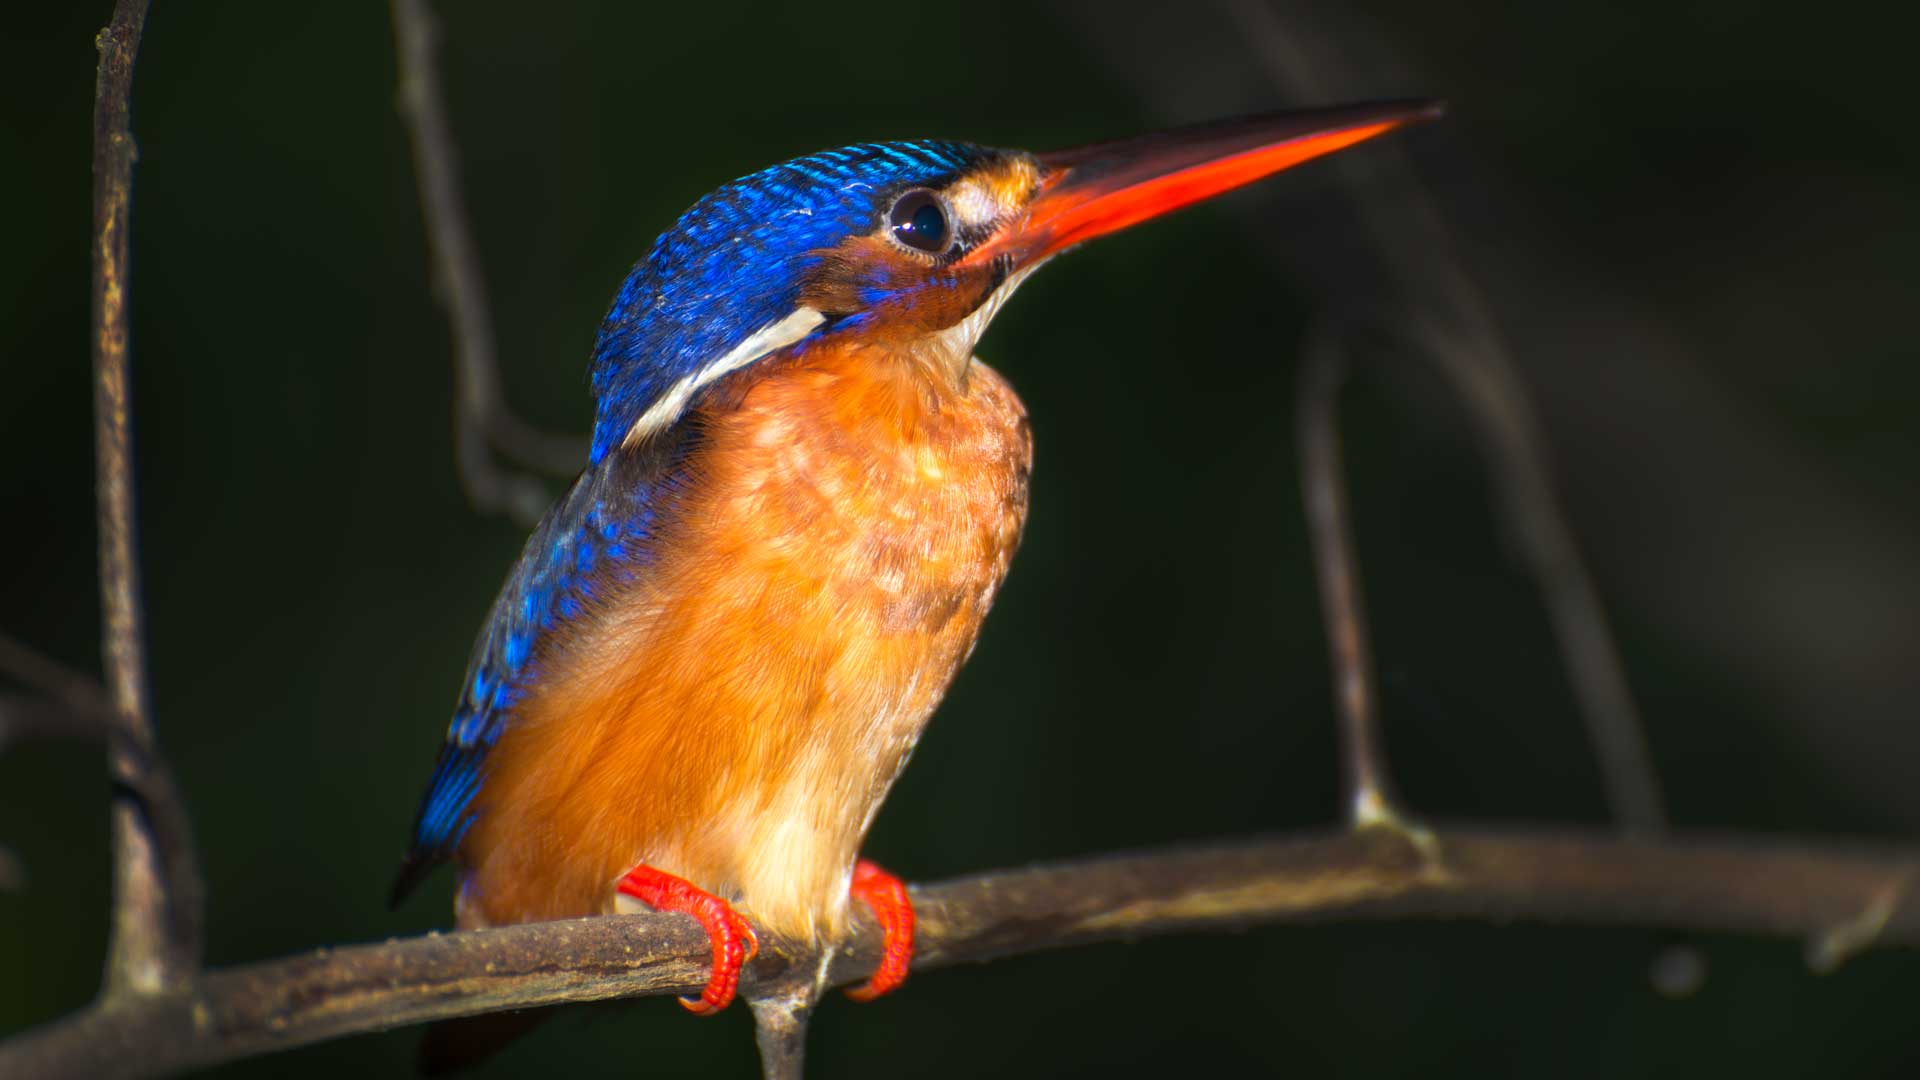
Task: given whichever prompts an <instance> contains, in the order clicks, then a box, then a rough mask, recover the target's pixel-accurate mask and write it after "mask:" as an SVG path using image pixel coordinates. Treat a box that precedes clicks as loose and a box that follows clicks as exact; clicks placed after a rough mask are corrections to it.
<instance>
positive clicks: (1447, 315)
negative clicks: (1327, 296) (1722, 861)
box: [1228, 0, 1666, 835]
mask: <svg viewBox="0 0 1920 1080" xmlns="http://www.w3.org/2000/svg"><path fill="white" fill-rule="evenodd" d="M1280 6H1284V7H1285V8H1286V15H1285V17H1284V18H1283V17H1282V16H1281V15H1279V14H1276V12H1275V10H1274V8H1275V4H1273V3H1269V2H1264V0H1236V2H1235V3H1233V4H1231V5H1229V7H1228V12H1229V14H1230V15H1231V16H1232V17H1233V20H1234V22H1235V24H1236V27H1237V29H1238V30H1239V31H1240V32H1241V35H1242V37H1243V38H1244V40H1246V41H1247V42H1248V44H1249V45H1250V47H1251V48H1252V49H1253V52H1254V55H1255V56H1256V58H1257V59H1258V60H1259V61H1260V62H1261V63H1262V64H1263V65H1264V66H1265V67H1266V69H1267V72H1268V74H1269V75H1270V77H1271V78H1272V79H1273V80H1274V82H1276V83H1278V84H1280V85H1282V86H1284V87H1286V88H1287V89H1288V90H1289V91H1291V92H1292V93H1293V94H1295V95H1296V96H1298V97H1300V98H1302V99H1306V100H1332V99H1337V98H1339V97H1341V96H1343V92H1344V91H1346V90H1347V89H1348V88H1347V87H1345V86H1344V85H1343V84H1342V80H1341V79H1340V78H1339V76H1338V75H1337V74H1336V71H1337V67H1336V65H1339V64H1340V63H1341V62H1342V61H1343V59H1344V58H1343V57H1342V54H1341V50H1340V49H1339V48H1338V46H1337V42H1335V41H1333V40H1331V38H1330V35H1327V34H1325V33H1316V32H1315V25H1314V23H1315V19H1316V18H1319V19H1325V18H1328V17H1330V16H1328V15H1327V13H1326V11H1325V10H1324V8H1316V9H1315V10H1314V12H1312V13H1308V12H1306V11H1304V10H1302V7H1301V5H1298V4H1288V3H1286V0H1280ZM1404 160H1405V152H1404V151H1403V150H1401V149H1400V148H1399V147H1396V146H1393V145H1391V144H1390V143H1383V145H1380V146H1378V147H1375V148H1373V149H1372V150H1370V151H1369V153H1368V155H1367V162H1366V167H1367V168H1368V169H1369V170H1371V171H1373V172H1374V173H1375V174H1376V176H1377V174H1379V173H1380V172H1383V171H1386V170H1388V169H1393V168H1394V166H1393V164H1392V163H1395V162H1404ZM1328 167H1329V168H1331V169H1335V170H1338V171H1340V172H1341V173H1343V174H1344V175H1345V176H1346V177H1347V178H1348V179H1349V180H1352V179H1354V178H1355V177H1356V176H1357V175H1358V174H1357V170H1358V169H1359V168H1360V166H1359V165H1358V164H1356V163H1355V161H1354V160H1353V159H1352V158H1343V157H1335V158H1334V159H1332V160H1331V161H1329V162H1328ZM1394 171H1395V172H1396V173H1397V175H1396V176H1395V179H1394V182H1393V183H1392V184H1391V185H1384V184H1381V183H1379V182H1378V181H1377V179H1376V181H1375V182H1374V183H1370V184H1359V183H1350V184H1349V185H1348V188H1349V190H1352V191H1354V192H1356V195H1355V205H1356V208H1357V209H1358V211H1359V214H1360V218H1361V220H1362V222H1363V223H1364V224H1365V226H1366V228H1367V230H1368V232H1369V234H1370V236H1371V239H1372V248H1373V250H1374V251H1376V252H1377V253H1378V254H1379V256H1380V258H1381V259H1382V261H1383V263H1384V264H1385V265H1386V266H1387V268H1388V269H1389V270H1390V271H1391V272H1392V273H1393V275H1394V276H1395V277H1396V278H1397V279H1398V284H1399V285H1400V286H1401V287H1402V290H1403V293H1404V295H1405V296H1407V297H1409V298H1410V300H1409V301H1408V303H1409V305H1410V306H1411V308H1412V310H1413V312H1414V313H1415V314H1413V315H1412V317H1410V318H1409V319H1407V320H1406V321H1407V322H1408V323H1410V324H1412V325H1413V326H1415V327H1417V328H1418V329H1420V330H1421V331H1422V333H1421V334H1419V336H1418V338H1417V339H1415V340H1413V341H1412V342H1411V343H1412V344H1413V345H1414V346H1416V348H1417V349H1418V351H1419V352H1421V353H1423V354H1424V355H1426V356H1427V357H1428V358H1429V359H1431V360H1433V361H1434V363H1435V364H1436V366H1437V367H1438V368H1439V369H1440V372H1441V373H1442V374H1443V375H1444V376H1446V378H1447V380H1448V381H1449V382H1450V383H1452V385H1453V387H1454V389H1455V391H1456V392H1457V393H1458V394H1459V395H1460V396H1461V398H1462V399H1463V400H1464V402H1465V403H1466V405H1467V406H1468V415H1469V417H1471V419H1472V420H1473V422H1474V425H1475V430H1476V435H1477V436H1478V439H1479V442H1480V445H1481V448H1482V450H1483V452H1484V454H1485V455H1486V458H1487V462H1488V468H1489V470H1490V471H1491V472H1492V474H1493V479H1494V482H1495V485H1496V488H1497V490H1498V492H1499V498H1500V506H1501V509H1502V511H1503V513H1502V517H1503V519H1504V521H1505V523H1506V525H1507V528H1508V531H1509V534H1510V535H1511V536H1513V537H1514V538H1515V541H1516V547H1517V548H1518V550H1519V552H1520V554H1521V557H1522V558H1523V559H1524V560H1525V561H1526V564H1527V568H1528V570H1529V571H1530V572H1531V573H1532V575H1533V577H1534V580H1535V581H1536V582H1538V584H1539V587H1540V590H1541V592H1542V594H1543V595H1544V597H1545V599H1546V603H1547V608H1548V612H1549V617H1550V619H1551V622H1552V624H1553V631H1554V638H1555V640H1556V641H1557V642H1558V644H1559V646H1560V652H1561V656H1562V658H1563V660H1564V662H1565V664H1566V666H1567V669H1568V672H1569V674H1570V677H1571V679H1572V681H1573V686H1574V691H1575V695H1576V697H1577V699H1578V701H1579V705H1580V710H1581V713H1582V715H1583V716H1584V717H1585V719H1586V723H1587V731H1588V736H1589V738H1590V739H1591V741H1592V743H1593V747H1594V753H1595V755H1596V757H1597V758H1598V760H1599V763H1600V771H1601V776H1602V778H1603V780H1604V782H1605V784H1606V788H1607V803H1608V806H1609V807H1610V808H1611V810H1612V812H1613V815H1614V818H1615V819H1616V820H1617V821H1618V822H1619V823H1620V825H1621V827H1622V828H1623V829H1625V830H1627V831H1628V832H1631V833H1636V834H1648V835H1650V834H1655V833H1658V832H1660V831H1661V830H1663V829H1664V828H1665V827H1666V809H1665V806H1664V800H1663V799H1662V798H1661V795H1660V784H1659V780H1658V778H1657V777H1656V775H1655V773H1654V769H1653V762H1652V758H1651V757H1650V755H1649V754H1648V752H1647V744H1646V736H1645V733H1644V730H1645V726H1644V723H1643V722H1642V720H1641V717H1640V713H1639V710H1638V708H1637V707H1636V706H1635V704H1634V701H1633V694H1632V691H1631V690H1630V689H1629V688H1628V683H1627V677H1626V670H1625V667H1624V665H1623V664H1622V663H1621V662H1620V656H1619V653H1618V651H1617V650H1616V649H1615V647H1614V644H1613V637H1612V633H1611V631H1610V630H1609V629H1608V626H1607V617H1606V612H1605V609H1604V608H1603V607H1602V605H1601V603H1600V598H1599V594H1598V592H1597V590H1595V588H1594V586H1593V578H1592V575H1591V573H1590V572H1589V571H1588V570H1587V566H1586V561H1585V560H1584V559H1583V558H1582V556H1581V554H1580V549H1579V546H1578V544H1576V543H1575V542H1574V539H1573V533H1572V530H1571V529H1570V528H1569V527H1568V525H1567V522H1566V514H1565V512H1564V511H1563V510H1562V509H1561V506H1560V500H1559V497H1558V494H1557V492H1556V490H1555V487H1554V484H1553V479H1552V475H1551V470H1550V468H1549V466H1548V464H1547V456H1546V452H1545V449H1544V446H1545V443H1544V440H1542V439H1541V437H1540V434H1539V422H1538V420H1537V419H1536V418H1535V415H1534V410H1533V406H1532V403H1531V402H1530V401H1529V399H1528V397H1527V393H1526V390H1525V388H1524V384H1523V383H1522V380H1521V378H1520V376H1519V373H1518V368H1517V365H1516V364H1515V363H1514V360H1513V357H1512V355H1511V353H1510V351H1509V350H1508V348H1507V345H1506V340H1505V338H1504V336H1503V335H1502V334H1501V332H1500V328H1499V322H1498V320H1497V319H1495V318H1494V316H1493V313H1492V311H1491V310H1490V309H1489V307H1488V304H1487V301H1486V297H1485V295H1484V294H1483V293H1482V291H1481V289H1480V287H1479V285H1478V283H1477V282H1476V281H1475V280H1474V277H1473V275H1472V274H1471V273H1470V272H1469V270H1468V269H1467V267H1466V264H1465V261H1464V260H1463V259H1462V257H1461V256H1460V254H1459V251H1458V246H1457V245H1456V244H1455V243H1454V241H1453V237H1452V234H1451V231H1450V230H1449V229H1448V227H1447V224H1446V221H1445V218H1444V217H1443V216H1442V215H1441V213H1440V212H1439V210H1438V209H1436V208H1435V206H1434V205H1433V202H1432V200H1431V198H1430V197H1429V196H1428V195H1427V194H1426V192H1425V190H1424V188H1423V186H1422V184H1421V183H1420V181H1419V179H1418V177H1417V175H1416V174H1415V172H1414V170H1413V169H1411V168H1408V167H1405V166H1404V165H1402V166H1400V167H1398V168H1397V169H1394ZM1388 187H1390V189H1391V192H1392V195H1391V198H1390V199H1389V198H1387V197H1385V196H1383V195H1368V194H1366V192H1368V191H1369V190H1386V189H1387V188H1388Z"/></svg>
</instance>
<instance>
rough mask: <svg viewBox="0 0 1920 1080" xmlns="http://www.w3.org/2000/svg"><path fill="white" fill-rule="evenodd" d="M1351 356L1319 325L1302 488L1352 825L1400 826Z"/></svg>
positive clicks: (1303, 437)
mask: <svg viewBox="0 0 1920 1080" xmlns="http://www.w3.org/2000/svg"><path fill="white" fill-rule="evenodd" d="M1346 380H1347V362H1346V354H1345V353H1344V351H1343V350H1342V347H1341V344H1340V341H1339V339H1338V338H1337V337H1336V336H1335V334H1334V333H1333V331H1332V330H1331V329H1330V328H1328V327H1326V326H1319V327H1316V328H1315V329H1314V331H1313V333H1312V336H1311V337H1310V338H1309V340H1308V343H1307V347H1306V350H1305V354H1304V355H1303V356H1302V358H1301V363H1300V392H1299V403H1298V416H1297V419H1296V424H1295V426H1296V428H1297V434H1298V437H1299V439H1300V474H1301V475H1300V489H1301V494H1302V497H1303V499H1304V500H1305V503H1306V511H1307V533H1308V537H1309V539H1310V540H1311V543H1312V547H1313V562H1314V578H1315V579H1316V580H1317V581H1318V582H1319V585H1320V607H1321V611H1322V612H1323V613H1324V615H1325V617H1326V622H1327V651H1328V654H1329V658H1330V660H1331V662H1332V664H1333V689H1334V700H1335V704H1336V705H1337V707H1338V708H1339V711H1340V737H1341V757H1342V764H1343V766H1344V771H1345V774H1346V777H1345V779H1346V796H1347V820H1348V821H1349V822H1350V823H1351V824H1353V825H1356V826H1361V827H1365V826H1371V825H1378V824H1387V823H1398V822H1399V821H1400V820H1401V813H1400V809H1399V805H1398V799H1397V798H1396V796H1395V795H1394V793H1393V783H1392V779H1391V773H1390V771H1389V769H1388V768H1387V761H1386V750H1385V745H1384V743H1383V742H1382V741H1381V738H1380V719H1379V710H1378V708H1377V706H1376V702H1377V695H1376V693H1375V690H1374V678H1373V651H1372V648H1371V646H1369V644H1368V640H1369V639H1368V634H1367V613H1366V600H1365V598H1364V596H1363V595H1362V592H1361V588H1360V559H1359V554H1358V553H1357V552H1356V551H1355V550H1354V543H1353V522H1352V515H1351V514H1350V513H1349V512H1348V510H1347V491H1346V480H1345V475H1344V471H1343V469H1342V467H1341V463H1340V425H1339V400H1340V387H1341V386H1342V385H1343V384H1345V382H1346Z"/></svg>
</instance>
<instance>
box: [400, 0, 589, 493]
mask: <svg viewBox="0 0 1920 1080" xmlns="http://www.w3.org/2000/svg"><path fill="white" fill-rule="evenodd" d="M393 33H394V41H395V44H396V46H397V53H398V62H399V81H400V113H401V116H402V117H403V118H404V119H405V120H406V127H407V134H408V136H409V138H410V140H411V143H412V146H413V164H414V170H415V172H416V173H417V174H418V176H419V184H420V209H421V212H422V213H423V214H424V215H425V216H426V226H427V246H428V248H429V254H430V256H431V258H432V260H433V268H434V291H435V293H436V294H437V295H438V296H439V298H440V302H441V304H442V305H444V306H445V307H446V309H447V319H448V321H449V322H450V323H451V326H452V330H453V358H454V377H455V382H456V384H457V385H456V387H455V395H454V401H455V405H454V429H455V433H454V439H455V447H454V456H455V458H456V464H457V466H458V469H459V474H460V483H461V485H462V487H464V488H465V489H466V493H467V498H468V499H469V500H471V501H472V502H473V504H474V505H475V506H476V507H478V508H479V509H481V510H483V511H486V512H489V513H493V512H500V513H506V514H510V515H512V516H513V517H514V518H515V519H516V520H518V521H520V522H522V523H523V524H527V525H532V524H534V523H535V522H537V521H539V520H540V515H541V514H543V513H545V512H546V509H547V503H548V500H549V493H548V492H547V489H546V487H545V485H543V484H542V483H541V482H540V481H539V479H537V478H536V477H533V476H530V475H528V474H526V473H520V472H513V471H510V470H508V469H504V468H502V467H501V466H500V465H499V463H498V462H496V461H495V460H494V457H493V452H492V451H493V450H495V449H498V450H501V451H504V452H505V453H506V454H508V455H509V456H511V457H512V458H514V459H515V460H517V461H519V462H520V463H521V464H523V465H527V466H530V467H532V468H535V469H538V470H540V471H541V472H545V473H551V474H553V475H556V476H567V475H571V474H573V473H574V472H577V471H578V470H579V469H580V468H581V467H582V466H583V465H585V464H586V460H587V449H586V442H585V440H583V439H578V438H573V437H571V436H565V435H555V434H551V433H548V432H544V431H541V430H539V429H537V428H534V427H532V426H531V425H529V424H527V423H526V422H525V421H523V420H521V419H520V418H519V417H518V416H516V415H514V413H513V411H512V410H511V409H509V408H508V407H507V402H506V396H505V394H504V393H503V392H502V390H501V388H500V368H499V356H498V352H497V349H496V347H495V344H494V336H493V315H492V311H491V308H490V307H489V305H488V300H487V284H486V278H485V275H484V274H483V273H482V272H481V269H480V253H479V251H478V249H477V248H476V246H475V245H474V241H473V231H472V228H471V227H470V226H469V225H468V223H467V210H466V200H465V198H464V197H463V196H462V194H461V190H460V173H459V157H458V155H457V153H456V152H455V150H454V142H453V134H452V132H451V131H450V130H449V128H448V126H447V111H446V105H445V103H444V102H443V101H442V99H441V94H440V68H439V64H438V61H437V53H438V37H439V27H438V25H437V24H436V23H435V21H434V17H433V12H432V11H431V10H430V9H429V8H428V6H427V0H393Z"/></svg>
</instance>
